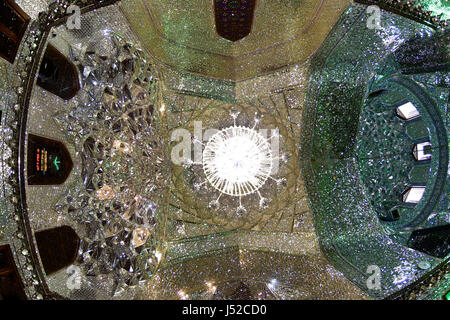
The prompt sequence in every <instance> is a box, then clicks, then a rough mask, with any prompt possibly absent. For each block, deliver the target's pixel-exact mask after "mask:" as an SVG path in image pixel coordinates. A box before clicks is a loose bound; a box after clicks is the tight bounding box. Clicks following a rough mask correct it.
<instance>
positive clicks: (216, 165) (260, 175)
mask: <svg viewBox="0 0 450 320" xmlns="http://www.w3.org/2000/svg"><path fill="white" fill-rule="evenodd" d="M238 115H239V112H236V111H232V112H231V116H232V117H233V119H234V124H233V125H232V126H230V127H226V128H224V129H222V130H220V131H218V132H217V133H215V134H214V135H213V136H212V137H211V138H210V139H209V140H208V141H207V143H206V145H204V149H203V153H202V161H201V162H200V163H197V162H196V163H193V164H198V165H202V168H203V172H204V174H205V176H206V180H205V181H203V182H202V183H200V184H197V185H196V186H195V188H196V189H199V188H200V187H201V186H202V185H204V184H209V185H211V186H212V187H213V188H214V189H216V190H217V191H219V192H220V194H219V196H218V198H217V199H215V200H213V201H211V202H210V203H209V207H210V208H212V209H218V208H219V205H220V204H219V200H220V197H221V196H222V195H224V194H225V195H227V196H231V197H238V198H239V206H238V208H237V210H236V212H237V213H238V214H239V215H240V214H243V213H245V212H246V211H247V210H246V208H245V207H244V206H243V205H242V197H245V196H249V195H251V194H255V193H256V194H257V195H258V196H259V205H260V207H266V206H267V204H268V202H269V201H268V199H266V198H264V197H263V195H262V194H261V192H260V189H261V187H262V186H263V185H264V184H265V183H266V181H267V180H268V179H272V180H274V181H275V182H277V184H281V183H283V179H275V178H273V177H272V176H271V174H272V173H273V172H272V171H273V168H274V161H276V160H278V154H275V152H274V148H273V147H272V143H271V141H272V138H275V137H279V134H278V130H274V131H272V132H275V133H272V136H270V137H269V138H266V137H265V136H264V135H263V134H262V133H260V132H258V130H256V129H255V128H256V126H257V125H258V124H259V122H260V120H261V119H260V116H259V115H256V116H255V123H254V126H253V127H252V128H250V127H245V126H238V125H236V118H237V116H238ZM277 141H278V140H277ZM197 142H199V141H197ZM200 143H201V142H200ZM202 145H203V143H202Z"/></svg>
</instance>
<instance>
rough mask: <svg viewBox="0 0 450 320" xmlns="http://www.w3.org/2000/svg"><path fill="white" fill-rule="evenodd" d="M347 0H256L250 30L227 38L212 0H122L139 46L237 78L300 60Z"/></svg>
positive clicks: (192, 67)
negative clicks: (220, 30)
mask: <svg viewBox="0 0 450 320" xmlns="http://www.w3.org/2000/svg"><path fill="white" fill-rule="evenodd" d="M350 3H351V1H349V0H335V1H325V0H321V1H317V0H280V1H269V0H265V1H264V0H261V1H257V3H256V7H255V13H254V20H253V26H252V32H251V33H250V34H249V35H248V36H246V37H245V38H244V39H241V40H239V41H235V42H232V41H229V40H226V39H224V38H222V37H220V36H219V35H218V34H217V32H216V27H215V20H214V6H213V1H211V0H186V1H174V0H169V1H156V0H134V1H131V0H124V1H122V2H121V4H120V7H121V9H122V11H123V13H124V14H125V16H126V18H127V19H128V21H129V23H130V25H131V27H132V28H133V30H134V32H135V33H136V34H137V36H138V37H139V38H140V40H141V41H142V43H143V46H145V47H146V48H147V50H148V51H149V52H150V54H151V55H152V56H153V57H154V58H155V59H156V60H157V61H159V62H160V63H162V64H164V65H166V66H169V67H171V68H173V69H176V70H178V71H183V72H191V73H195V74H199V75H203V76H208V77H212V78H218V79H229V80H233V81H240V80H244V79H248V78H252V77H256V76H258V75H261V74H266V73H269V72H273V71H274V70H278V69H280V68H282V67H285V66H288V65H292V64H295V63H302V62H304V61H305V60H306V59H307V58H308V57H310V56H311V55H312V54H313V53H314V52H315V51H316V50H317V49H318V48H319V47H320V45H321V44H322V42H323V41H324V39H325V37H326V36H327V35H328V33H329V32H330V30H331V28H332V26H333V25H334V24H335V23H336V22H337V20H338V19H339V17H340V16H341V14H342V12H343V11H344V10H345V9H346V8H347V7H348V6H349V5H350Z"/></svg>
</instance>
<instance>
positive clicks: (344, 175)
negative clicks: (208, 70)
mask: <svg viewBox="0 0 450 320" xmlns="http://www.w3.org/2000/svg"><path fill="white" fill-rule="evenodd" d="M366 9H367V6H362V5H356V6H353V7H351V8H349V9H348V10H347V12H346V13H345V14H344V15H343V16H342V18H341V20H340V21H339V22H338V24H337V25H336V26H335V28H334V30H333V31H332V33H331V34H330V35H329V37H328V38H327V40H326V41H325V43H324V44H323V46H322V47H321V49H320V50H319V52H318V53H317V55H316V56H315V57H314V59H313V63H312V65H313V68H312V71H311V73H310V85H309V88H308V94H307V97H306V107H305V110H306V111H305V114H304V121H305V122H304V124H303V125H304V127H303V130H304V131H303V133H304V137H303V140H302V143H301V158H300V164H301V166H302V169H303V175H304V176H305V181H306V183H307V190H308V194H309V197H310V201H311V206H312V209H313V215H314V222H315V227H316V230H317V233H318V236H319V241H320V245H321V247H322V249H323V251H324V252H325V254H326V255H327V257H328V258H329V259H330V261H332V262H333V264H334V265H335V266H336V267H338V268H339V269H340V270H341V271H342V272H344V274H345V275H346V276H347V277H348V278H349V279H351V280H352V281H353V282H354V283H355V284H357V285H358V286H359V287H360V288H361V289H362V290H364V291H366V292H367V293H368V294H369V295H371V296H373V297H376V298H380V297H387V296H389V295H390V294H392V293H393V292H398V291H399V290H401V289H402V288H406V287H408V286H409V285H411V284H413V283H414V282H415V281H417V280H419V279H420V278H421V277H422V276H425V275H426V274H427V272H429V271H430V270H431V269H433V268H435V267H437V266H438V265H439V264H440V263H442V262H443V261H444V260H445V259H444V260H443V259H440V258H436V257H433V256H430V255H427V254H425V253H423V252H420V251H417V250H412V249H411V248H409V247H408V246H407V240H408V237H409V235H410V232H401V233H399V232H397V231H395V230H396V229H395V228H394V227H393V226H392V225H386V223H384V222H382V221H380V219H379V213H378V212H379V211H382V210H385V208H389V206H390V205H393V204H395V205H397V204H399V202H398V201H399V199H398V195H399V194H401V192H402V191H403V188H404V187H405V186H406V185H408V184H409V183H411V181H412V180H414V181H421V180H426V181H423V182H426V183H427V185H428V184H430V185H434V183H435V182H436V180H437V176H438V175H437V171H436V170H437V168H439V166H443V165H445V166H447V165H448V160H446V161H447V163H439V161H440V160H439V159H441V160H442V159H444V160H445V159H448V157H447V158H445V157H440V155H442V154H443V151H445V150H447V152H448V148H447V146H441V145H440V146H439V147H442V148H438V149H437V150H433V156H432V159H431V161H429V162H428V164H422V165H421V166H417V163H415V162H414V159H413V158H412V156H411V149H412V147H413V145H414V141H421V139H423V140H424V139H429V140H431V143H432V144H433V146H438V144H437V136H438V132H437V131H436V132H429V130H428V128H429V126H430V121H431V120H430V118H427V117H428V116H423V117H422V120H421V121H423V123H421V122H420V121H417V122H416V123H415V124H412V122H410V123H406V122H401V121H400V120H399V119H396V118H395V114H394V109H395V104H398V103H400V102H401V101H402V100H401V99H406V100H409V99H413V98H414V97H413V95H412V94H411V91H414V90H410V88H409V89H408V86H409V84H411V83H412V84H414V86H415V87H420V88H421V90H420V91H421V92H426V94H427V96H428V98H429V99H431V100H432V101H433V103H434V104H435V107H436V110H437V111H438V112H439V117H440V120H441V124H442V128H444V131H445V132H439V135H440V138H441V139H440V140H441V141H442V137H443V136H448V117H447V116H446V115H448V111H447V109H446V108H447V106H446V104H445V103H444V101H446V99H447V98H448V92H449V78H448V76H443V72H442V71H439V70H437V71H433V72H432V73H426V74H402V72H401V70H399V69H398V64H395V63H394V62H395V61H393V60H389V59H390V57H391V56H392V55H393V53H394V52H396V50H398V48H399V47H400V46H401V45H402V44H403V43H404V42H405V41H406V40H408V39H411V38H414V37H416V36H419V37H425V38H426V37H430V36H431V35H433V34H434V32H435V31H434V30H432V29H431V28H429V27H426V26H424V25H421V24H419V23H416V22H412V21H410V20H408V19H406V18H403V17H401V16H398V15H395V14H392V13H389V12H386V11H383V10H382V25H383V26H389V27H385V28H382V29H381V30H368V28H367V24H366V23H367V17H368V15H367V13H366ZM361 35H364V36H361ZM407 49H408V50H409V49H410V48H409V47H407V48H406V49H403V50H407ZM433 63H435V61H433ZM435 66H436V64H435ZM438 67H439V65H438ZM393 74H397V76H398V77H399V78H400V79H401V80H398V81H400V82H401V81H403V80H404V83H400V84H398V81H397V86H398V87H401V86H403V87H404V90H403V92H398V90H397V91H396V90H393V91H396V92H397V93H398V94H399V95H389V94H386V95H379V98H377V99H372V100H373V101H369V100H368V99H367V97H368V95H369V94H370V93H371V92H374V91H376V90H378V89H379V88H378V87H376V85H377V83H378V81H382V79H383V78H384V77H386V78H388V76H389V75H393ZM396 89H397V88H396ZM405 95H406V96H405ZM416 103H418V102H416ZM429 120H430V121H429ZM442 128H441V129H442ZM427 132H428V134H427ZM362 136H363V137H364V138H363V139H361V137H362ZM446 141H448V139H447V138H446ZM447 156H448V155H447ZM427 173H428V175H427ZM391 176H392V178H390V177H391ZM441 180H442V179H441ZM443 182H444V183H443V184H441V185H440V190H439V192H438V195H439V197H438V200H439V201H435V207H434V208H433V210H432V211H430V212H429V214H430V215H429V219H428V220H426V219H425V220H426V221H423V224H424V225H423V226H426V225H443V224H446V223H448V209H447V206H448V205H447V204H446V203H447V202H446V199H445V196H444V195H445V194H448V177H444V180H443ZM430 189H431V188H430ZM427 196H428V195H427V194H425V195H424V197H427ZM423 205H424V204H423V203H419V204H418V205H417V206H415V207H408V206H405V207H399V213H400V215H404V216H407V217H409V218H411V219H406V220H405V221H406V222H408V223H409V222H411V221H412V220H413V219H412V216H410V215H414V214H420V212H421V211H420V210H422V209H421V208H422V207H421V206H423ZM413 210H417V211H416V213H413ZM419 211H420V212H419ZM417 212H419V213H417ZM445 215H447V216H445ZM446 217H447V218H446ZM433 219H434V220H433ZM405 221H402V223H403V224H401V225H399V226H398V227H399V228H401V227H404V224H406V222H405ZM446 258H448V257H446ZM423 261H426V262H427V263H429V264H430V265H431V267H430V269H428V270H423V269H421V268H420V267H419V263H420V262H423ZM371 265H376V266H377V267H379V268H380V269H381V270H382V272H383V277H382V278H381V288H379V289H370V288H369V286H368V284H367V281H368V279H369V276H370V272H369V271H368V270H370V269H369V267H370V266H371ZM422 265H423V264H422Z"/></svg>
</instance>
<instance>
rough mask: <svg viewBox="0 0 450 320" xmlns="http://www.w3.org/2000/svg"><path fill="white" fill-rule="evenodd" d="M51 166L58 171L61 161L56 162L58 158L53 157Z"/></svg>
mask: <svg viewBox="0 0 450 320" xmlns="http://www.w3.org/2000/svg"><path fill="white" fill-rule="evenodd" d="M53 164H54V165H55V168H56V170H59V165H60V164H61V161H59V160H58V157H55V160H53Z"/></svg>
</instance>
